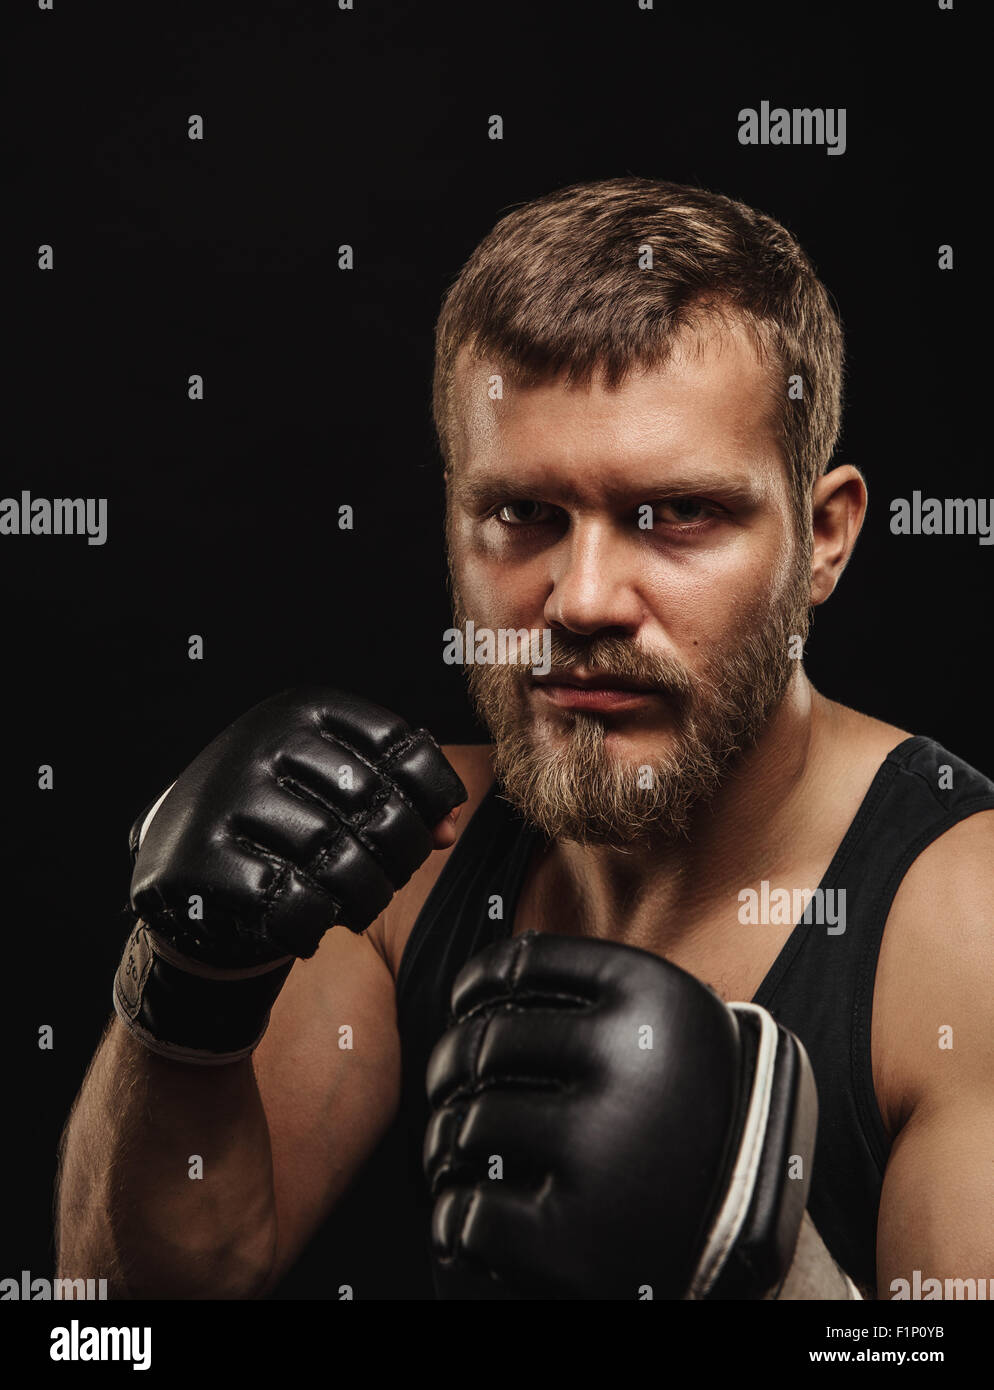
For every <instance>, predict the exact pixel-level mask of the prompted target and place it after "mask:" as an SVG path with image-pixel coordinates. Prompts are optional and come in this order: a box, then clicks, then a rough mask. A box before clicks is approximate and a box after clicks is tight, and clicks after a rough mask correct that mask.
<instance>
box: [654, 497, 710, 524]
mask: <svg viewBox="0 0 994 1390" xmlns="http://www.w3.org/2000/svg"><path fill="white" fill-rule="evenodd" d="M664 512H672V513H674V515H673V516H664V515H662V513H664ZM653 513H654V515H655V517H656V520H657V521H664V522H668V523H669V524H671V525H673V524H677V525H679V524H680V523H684V524H686V523H688V522H689V523H693V522H695V521H703V520H705V519H706V518H707V516H708V515H709V513H710V508H709V507H708V504H707V503H706V502H703V501H702V500H701V499H700V498H699V497H674V498H671V499H670V500H669V501H667V502H657V503H656V504H655V506H654V507H653Z"/></svg>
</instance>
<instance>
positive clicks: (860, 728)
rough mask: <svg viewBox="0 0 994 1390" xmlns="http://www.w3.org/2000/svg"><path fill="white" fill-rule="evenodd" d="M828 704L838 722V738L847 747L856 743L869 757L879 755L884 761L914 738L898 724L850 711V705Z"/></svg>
mask: <svg viewBox="0 0 994 1390" xmlns="http://www.w3.org/2000/svg"><path fill="white" fill-rule="evenodd" d="M826 703H827V704H829V705H830V706H831V709H832V713H833V716H834V718H835V720H836V721H837V725H838V737H839V738H840V739H841V740H842V741H843V742H844V743H845V744H846V746H847V747H851V746H852V743H853V741H855V742H856V743H857V744H858V745H859V746H860V747H861V748H865V749H866V751H867V753H868V754H869V755H871V756H876V755H879V757H880V759H881V760H883V759H884V758H885V757H886V756H887V754H888V753H890V752H891V751H892V750H893V749H894V748H896V747H897V746H898V744H899V743H903V742H904V740H905V739H908V738H911V737H913V735H912V734H911V733H909V731H908V730H907V729H902V728H899V727H898V725H897V724H888V723H887V722H886V721H885V720H883V719H875V718H874V717H873V715H872V714H863V713H861V711H860V710H856V709H850V708H849V706H848V705H841V704H839V702H838V701H837V700H831V701H827V702H826Z"/></svg>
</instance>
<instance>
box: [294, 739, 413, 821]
mask: <svg viewBox="0 0 994 1390" xmlns="http://www.w3.org/2000/svg"><path fill="white" fill-rule="evenodd" d="M318 732H319V733H320V735H321V737H322V738H323V739H324V740H325V742H326V743H337V744H338V746H339V747H340V748H344V749H345V751H346V752H347V753H351V754H352V756H353V757H354V758H356V759H357V760H358V761H359V762H360V763H362V765H363V767H365V768H367V769H368V770H369V771H370V772H372V773H375V775H376V776H377V777H379V778H380V779H381V780H382V781H385V782H387V783H388V784H389V786H391V787H392V788H393V790H394V791H395V792H396V793H397V795H398V796H399V797H400V799H401V801H403V802H404V804H405V806H406V807H407V808H408V810H409V811H413V812H414V814H415V815H416V816H417V817H418V819H419V820H420V819H421V816H420V813H419V811H418V808H417V807H416V806H414V805H413V804H412V803H411V801H410V799H409V798H408V796H407V794H406V793H405V792H403V791H402V790H401V788H400V787H398V786H397V784H396V783H395V782H393V781H391V779H390V778H389V777H388V776H386V775H385V774H384V773H383V772H382V771H381V768H382V766H383V764H384V763H386V762H389V761H390V760H391V759H395V757H396V755H398V754H399V753H401V752H406V749H407V748H408V747H410V745H411V743H412V741H413V737H414V736H413V735H412V734H405V735H404V736H403V737H402V738H401V739H399V740H398V742H396V743H392V744H391V745H390V747H389V748H388V749H387V750H386V752H385V753H382V754H381V755H380V757H379V758H378V759H377V760H376V761H375V762H372V761H370V759H369V758H368V757H366V755H365V754H364V753H361V752H360V751H359V749H358V748H354V747H353V746H352V744H351V743H349V741H348V739H344V738H342V737H341V736H340V735H339V734H329V733H327V732H326V731H325V730H324V729H320V730H319V731H318ZM418 732H419V733H420V732H425V731H424V730H419V731H418ZM429 737H431V735H429ZM432 742H433V743H434V739H432ZM435 746H436V747H437V746H438V745H437V744H436V745H435ZM378 794H379V793H377V795H378ZM389 794H390V793H389V792H388V793H387V796H384V797H383V798H382V800H381V801H380V803H379V804H380V805H382V804H383V801H386V800H387V797H388V796H389ZM374 809H375V810H379V806H373V807H370V809H369V811H368V812H366V813H365V815H366V819H367V820H368V818H369V816H370V815H372V813H373V810H374Z"/></svg>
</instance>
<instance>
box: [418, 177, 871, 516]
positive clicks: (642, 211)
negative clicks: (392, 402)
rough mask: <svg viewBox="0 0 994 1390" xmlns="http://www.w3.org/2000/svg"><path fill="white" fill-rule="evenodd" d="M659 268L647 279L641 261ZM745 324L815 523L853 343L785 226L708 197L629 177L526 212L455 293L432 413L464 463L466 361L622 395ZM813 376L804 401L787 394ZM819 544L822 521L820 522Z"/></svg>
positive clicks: (463, 276)
mask: <svg viewBox="0 0 994 1390" xmlns="http://www.w3.org/2000/svg"><path fill="white" fill-rule="evenodd" d="M645 245H648V246H650V247H651V248H652V268H651V269H640V267H639V259H638V258H639V255H640V250H639V248H640V247H643V246H645ZM730 317H731V319H732V320H735V319H737V320H739V321H741V322H742V323H744V324H745V326H746V328H747V329H748V330H750V334H751V337H752V340H753V342H754V344H755V346H756V350H757V354H758V356H759V360H760V362H761V363H763V365H764V366H766V368H767V371H768V377H769V382H770V389H771V394H772V396H773V398H774V399H775V401H776V403H777V404H776V418H775V423H776V428H777V432H778V436H779V439H780V443H781V447H782V448H783V451H784V455H785V457H786V460H787V464H788V482H789V484H790V489H791V501H792V504H793V506H794V508H795V511H796V515H797V517H798V519H800V520H804V518H806V515H807V508H808V506H809V505H810V493H811V488H812V487H813V485H814V482H815V479H816V478H817V477H818V476H819V474H821V473H822V472H824V470H825V469H826V467H827V466H828V462H829V459H830V458H831V456H832V450H833V449H834V447H835V442H836V439H837V438H838V433H839V420H840V416H841V410H842V379H843V342H842V328H841V325H840V322H839V318H838V315H837V313H836V311H835V309H834V307H833V304H832V302H831V300H830V297H829V294H828V291H827V290H826V289H825V287H824V285H822V283H821V281H820V280H819V279H818V277H817V275H816V274H815V270H814V267H813V266H812V264H811V262H810V260H809V259H808V257H807V256H806V255H805V253H804V252H803V251H802V250H801V248H800V246H799V245H798V244H797V242H796V241H795V240H794V238H793V237H792V236H791V235H790V233H789V232H788V231H786V230H785V228H783V227H782V226H781V225H780V224H779V223H778V222H775V221H774V220H773V218H772V217H767V216H766V215H765V214H763V213H761V212H756V211H755V210H754V209H752V208H749V207H746V205H745V204H744V203H738V202H735V201H734V200H733V199H731V198H726V197H724V196H723V195H722V194H720V193H710V192H708V191H707V190H706V189H701V188H689V187H684V186H683V185H681V184H677V183H664V182H662V181H661V180H657V179H648V178H638V177H626V178H616V179H605V180H603V181H601V182H598V183H584V184H574V185H572V186H571V187H569V188H562V189H558V190H557V191H556V192H554V193H549V194H546V195H545V196H544V197H542V198H538V199H536V200H535V201H534V202H530V203H525V204H524V205H522V206H520V207H517V208H515V209H514V210H513V211H512V212H510V213H509V214H508V215H507V216H506V217H504V218H502V219H501V221H499V222H498V223H497V225H496V226H495V227H494V228H493V230H492V231H490V232H489V233H488V234H487V235H486V236H485V237H484V238H483V240H482V241H481V242H480V244H479V245H478V246H477V248H476V250H475V251H474V252H473V254H472V255H471V256H470V258H469V260H468V261H467V262H466V264H465V266H464V267H463V269H462V270H461V271H460V273H459V276H458V277H457V279H456V280H455V282H454V283H453V285H452V286H451V287H450V289H449V290H448V292H447V294H446V296H445V298H444V300H443V302H442V307H441V311H440V313H439V316H438V322H437V325H436V329H435V374H434V386H433V394H432V410H433V414H434V419H435V429H436V431H437V433H438V441H439V446H440V448H441V452H442V457H443V459H444V460H445V462H446V465H448V466H451V463H452V459H453V447H452V445H453V438H452V432H451V431H452V424H453V420H454V408H455V407H456V404H457V403H456V402H455V400H454V394H455V393H454V380H453V378H454V369H455V363H456V357H457V355H458V352H459V349H460V348H461V347H462V346H463V345H464V344H466V345H468V346H469V349H470V352H471V354H472V355H473V356H474V357H476V358H478V359H483V358H490V359H495V360H497V361H498V362H499V363H500V364H501V367H502V371H506V372H507V373H508V374H509V375H510V377H511V379H512V380H514V381H517V382H519V383H520V384H522V385H529V384H534V383H537V382H540V381H543V380H548V379H549V378H551V377H554V376H556V375H558V373H559V372H560V371H562V370H564V369H565V370H566V372H567V377H566V380H567V383H568V384H574V383H576V384H585V383H588V382H589V381H590V380H591V379H592V377H593V375H594V373H595V371H596V370H599V371H600V372H602V373H603V379H604V382H605V384H606V385H607V386H608V387H609V388H614V387H616V386H618V385H620V384H621V382H622V381H623V380H624V378H625V376H626V375H627V373H628V371H629V370H630V369H632V368H633V367H636V366H638V367H643V368H652V367H658V366H662V365H663V364H664V362H665V361H666V359H667V357H668V355H669V353H670V351H671V348H672V346H673V343H674V340H675V338H676V336H677V334H678V333H680V331H681V330H683V329H685V328H697V329H699V328H700V327H701V326H703V324H704V322H705V321H706V320H709V321H712V322H717V323H718V324H719V325H720V324H721V323H725V324H726V325H727V324H728V322H729V319H730ZM794 375H796V376H799V377H800V379H801V383H802V388H803V396H802V398H801V399H800V400H793V399H788V396H787V379H788V377H790V376H794ZM805 529H806V522H805Z"/></svg>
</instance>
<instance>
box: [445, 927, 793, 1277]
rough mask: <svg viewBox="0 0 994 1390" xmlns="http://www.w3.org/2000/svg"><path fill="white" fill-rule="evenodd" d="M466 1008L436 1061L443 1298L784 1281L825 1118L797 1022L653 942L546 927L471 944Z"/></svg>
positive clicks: (457, 1005)
mask: <svg viewBox="0 0 994 1390" xmlns="http://www.w3.org/2000/svg"><path fill="white" fill-rule="evenodd" d="M452 1008H453V1013H454V1017H455V1023H454V1025H453V1026H452V1027H451V1028H450V1029H449V1030H448V1032H446V1033H445V1034H444V1036H443V1037H442V1038H441V1039H440V1041H439V1042H438V1044H437V1046H436V1047H435V1049H434V1051H433V1053H432V1055H431V1059H430V1061H429V1066H428V1072H427V1086H428V1098H429V1102H430V1104H431V1106H432V1107H433V1112H434V1113H433V1115H432V1119H431V1121H430V1124H429V1126H428V1131H427V1134H426V1138H425V1146H424V1163H425V1173H426V1175H427V1177H428V1180H429V1183H430V1185H431V1192H432V1196H433V1198H434V1210H433V1215H432V1253H433V1258H434V1267H435V1282H436V1290H437V1292H438V1294H439V1296H440V1297H442V1298H488V1299H501V1298H503V1299H514V1298H551V1299H559V1298H581V1299H585V1298H606V1299H614V1298H621V1299H625V1298H639V1297H646V1296H648V1297H653V1298H667V1299H701V1298H718V1299H720V1298H765V1297H771V1296H775V1294H776V1290H777V1288H778V1286H779V1284H780V1282H781V1281H782V1280H783V1279H784V1277H785V1275H786V1273H787V1271H788V1269H789V1268H790V1265H791V1260H792V1258H793V1254H794V1250H795V1246H796V1245H797V1239H798V1233H799V1230H800V1227H801V1222H802V1219H803V1217H804V1211H805V1206H806V1203H807V1193H808V1186H809V1183H810V1178H811V1163H812V1158H813V1153H814V1141H815V1130H816V1125H817V1098H816V1093H815V1084H814V1079H813V1076H812V1073H811V1067H810V1064H809V1062H808V1059H807V1055H806V1053H805V1051H804V1048H803V1047H802V1045H801V1043H800V1042H799V1041H798V1039H797V1038H796V1037H794V1035H793V1034H792V1033H790V1032H788V1030H787V1029H785V1028H782V1027H780V1026H779V1025H778V1024H777V1023H776V1022H775V1021H774V1019H773V1018H772V1017H771V1015H770V1014H769V1013H767V1012H766V1010H765V1009H760V1008H758V1007H757V1006H755V1005H751V1004H732V1005H726V1004H725V1003H723V1001H722V1000H721V999H720V998H719V997H718V995H717V994H715V993H714V991H713V990H711V989H710V988H709V987H708V986H707V985H704V984H702V983H701V982H700V981H699V980H697V979H695V978H694V976H692V975H689V974H687V973H686V972H685V971H683V970H680V969H678V968H677V967H676V966H674V965H671V964H669V963H668V962H667V961H665V960H662V959H660V958H659V957H658V956H655V955H652V954H650V953H649V952H646V951H641V950H637V949H635V948H634V947H629V946H623V945H619V944H618V943H615V942H610V941H601V940H590V939H584V938H577V937H556V936H546V935H540V934H537V933H534V932H530V933H526V934H525V935H524V936H521V937H517V938H513V939H511V940H509V941H504V942H500V943H498V944H497V945H496V946H493V947H488V948H487V949H486V950H484V951H482V952H481V953H480V954H479V955H478V956H475V957H474V958H473V959H472V960H471V961H470V962H469V963H468V964H467V965H466V966H465V967H464V969H463V970H462V971H461V972H460V974H459V976H458V977H457V979H456V981H455V985H454V987H453V993H452ZM498 1159H499V1160H500V1167H499V1168H498V1166H497V1160H498Z"/></svg>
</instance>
